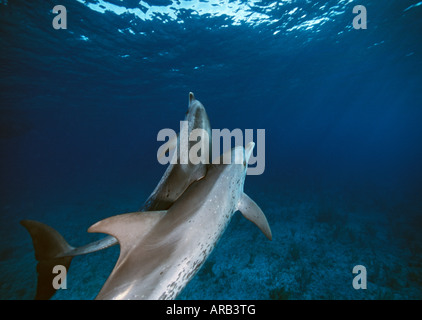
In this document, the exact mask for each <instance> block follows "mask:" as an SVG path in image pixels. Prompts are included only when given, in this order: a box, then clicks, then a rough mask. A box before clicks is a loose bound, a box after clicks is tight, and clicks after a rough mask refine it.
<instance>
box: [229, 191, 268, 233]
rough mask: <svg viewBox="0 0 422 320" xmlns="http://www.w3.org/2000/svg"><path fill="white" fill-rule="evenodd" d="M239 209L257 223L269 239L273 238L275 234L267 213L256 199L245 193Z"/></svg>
mask: <svg viewBox="0 0 422 320" xmlns="http://www.w3.org/2000/svg"><path fill="white" fill-rule="evenodd" d="M237 209H238V210H239V211H240V212H241V213H242V215H243V216H244V217H245V218H246V219H248V220H249V221H252V222H253V223H255V225H256V226H257V227H258V228H259V229H260V230H261V231H262V232H263V233H264V234H265V236H266V237H267V238H268V239H269V240H272V237H273V236H272V234H271V229H270V226H269V225H268V221H267V218H266V217H265V214H264V213H263V212H262V210H261V208H260V207H258V205H257V204H256V203H255V201H253V200H252V199H251V198H249V196H248V195H246V194H245V193H243V194H242V196H241V199H240V201H239V207H238V208H237Z"/></svg>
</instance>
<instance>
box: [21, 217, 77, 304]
mask: <svg viewBox="0 0 422 320" xmlns="http://www.w3.org/2000/svg"><path fill="white" fill-rule="evenodd" d="M21 224H22V225H23V226H24V227H25V228H26V230H28V232H29V234H30V235H31V237H32V243H33V245H34V250H35V259H36V260H37V261H38V264H37V273H38V281H37V293H36V295H35V299H36V300H48V299H50V298H51V297H52V296H53V295H54V294H55V293H56V289H55V288H54V287H53V279H54V277H55V276H56V274H54V273H53V268H54V267H55V266H56V265H62V266H64V267H65V268H66V270H68V269H69V266H70V262H71V261H72V258H73V257H72V256H65V254H66V252H69V251H70V250H72V249H73V248H72V247H71V246H70V245H69V244H68V243H67V242H66V240H65V239H64V238H63V237H62V235H61V234H60V233H59V232H57V231H56V230H54V229H53V228H51V227H49V226H47V225H45V224H43V223H41V222H37V221H33V220H22V221H21Z"/></svg>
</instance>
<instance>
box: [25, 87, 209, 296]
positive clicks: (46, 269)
mask: <svg viewBox="0 0 422 320" xmlns="http://www.w3.org/2000/svg"><path fill="white" fill-rule="evenodd" d="M185 121H187V122H188V126H189V127H188V132H189V133H190V132H191V131H192V130H194V129H203V131H204V132H207V134H210V132H211V126H210V123H209V119H208V115H207V113H206V111H205V108H204V106H203V105H202V104H201V102H199V101H198V100H196V99H195V96H194V94H193V93H192V92H191V93H189V107H188V110H187V112H186V117H185ZM192 143H193V142H190V145H189V148H190V147H191V144H192ZM177 144H178V140H177V139H173V140H171V141H169V143H168V147H169V149H172V148H176V147H177ZM177 154H178V157H180V152H178V153H177ZM178 160H179V159H178ZM206 171H207V166H206V165H205V164H202V163H199V164H196V165H193V164H192V163H190V162H188V163H187V164H180V161H177V163H176V164H170V165H169V166H168V167H167V169H166V171H165V173H164V175H163V176H162V178H161V180H160V182H159V183H158V185H157V187H156V188H155V190H154V191H153V192H152V193H151V195H150V196H149V197H148V199H147V200H146V201H145V203H144V205H143V206H142V208H141V210H142V211H154V210H167V209H168V208H170V207H171V205H172V204H173V203H174V202H175V201H176V200H177V199H178V198H179V197H180V195H181V194H183V192H184V191H185V190H186V189H187V188H188V187H189V185H190V184H191V183H192V182H194V181H196V180H198V179H201V178H202V177H204V176H205V174H206ZM157 215H159V213H157ZM21 224H22V225H23V226H24V227H25V228H26V229H27V230H28V232H29V233H30V235H31V237H32V241H33V245H34V249H35V258H36V260H37V261H38V265H37V272H38V281H37V292H36V296H35V299H37V300H41V299H42V300H44V299H50V298H51V297H52V296H53V295H54V293H55V292H56V289H54V288H53V286H52V281H53V278H54V276H55V275H54V274H53V273H52V270H53V267H54V266H56V265H59V264H60V265H63V266H65V267H66V269H67V270H68V269H69V266H70V263H71V260H72V258H73V257H74V256H78V255H83V254H88V253H92V252H96V251H99V250H102V249H105V248H108V247H111V246H113V245H115V244H117V243H118V242H117V240H116V238H115V237H113V236H107V237H104V238H103V239H100V240H98V241H94V242H92V243H89V244H87V245H84V246H81V247H76V248H75V247H72V246H70V245H69V244H68V243H67V241H66V240H65V239H64V238H63V237H62V236H61V235H60V233H59V232H57V231H56V230H55V229H53V228H52V227H50V226H47V225H45V224H43V223H41V222H38V221H33V220H22V221H21Z"/></svg>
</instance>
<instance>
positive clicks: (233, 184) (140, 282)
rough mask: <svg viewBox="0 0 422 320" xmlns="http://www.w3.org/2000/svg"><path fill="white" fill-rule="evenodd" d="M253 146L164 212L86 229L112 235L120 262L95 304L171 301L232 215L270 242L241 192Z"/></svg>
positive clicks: (235, 153)
mask: <svg viewBox="0 0 422 320" xmlns="http://www.w3.org/2000/svg"><path fill="white" fill-rule="evenodd" d="M254 145H255V144H254V143H253V142H251V143H249V144H248V145H247V146H246V148H243V147H242V146H237V147H235V148H233V149H231V150H229V151H227V152H229V153H230V154H229V157H231V159H232V161H231V163H230V164H211V165H210V166H209V168H208V170H207V174H206V176H205V177H204V178H203V179H201V180H198V181H195V182H193V183H192V184H191V185H190V186H189V188H188V189H186V191H185V192H184V193H183V195H181V196H180V197H179V199H178V200H177V201H175V203H174V204H173V205H172V206H171V207H170V208H169V209H168V210H161V211H148V212H143V213H139V212H133V213H127V214H122V215H117V216H113V217H110V218H108V219H105V220H102V221H99V222H97V223H96V224H94V225H93V226H91V227H90V228H89V229H88V231H89V232H101V233H106V234H109V235H112V236H114V237H115V238H117V240H118V241H119V244H120V256H119V259H118V261H117V263H116V265H115V267H114V269H113V271H112V272H111V274H110V276H109V278H108V279H107V281H106V282H105V284H104V286H103V287H102V289H101V291H100V292H99V294H98V296H97V297H96V299H107V300H108V299H116V300H120V299H122V300H132V299H133V300H137V299H154V300H155V299H174V298H176V296H177V295H178V294H179V293H180V291H181V290H182V289H183V288H184V287H185V286H186V284H187V283H188V282H189V281H190V280H191V279H192V277H193V276H194V275H195V273H196V272H197V271H198V270H199V268H200V267H201V266H202V265H203V263H204V262H205V260H206V259H207V257H208V256H209V255H210V253H211V251H212V250H213V248H214V247H215V246H216V244H217V242H218V240H219V239H220V237H221V235H222V234H223V232H224V230H225V229H226V227H227V225H228V223H229V222H230V220H231V218H232V216H233V214H234V213H235V212H236V211H240V212H241V213H242V214H243V215H244V216H245V217H246V218H247V219H249V220H250V221H252V222H254V223H255V224H256V225H257V226H258V227H259V228H260V229H261V231H262V232H263V233H264V234H265V236H267V238H268V239H270V240H271V239H272V234H271V230H270V227H269V225H268V222H267V219H266V217H265V215H264V213H263V212H262V210H261V209H260V208H259V207H258V205H257V204H256V203H255V202H254V201H253V200H252V199H250V198H249V197H248V196H247V195H246V194H245V193H244V192H243V186H244V181H245V176H246V170H247V163H248V161H249V157H250V156H251V154H252V150H253V148H254ZM223 156H224V155H223ZM234 159H243V161H241V163H240V164H239V163H238V162H239V161H234Z"/></svg>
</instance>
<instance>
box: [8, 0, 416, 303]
mask: <svg viewBox="0 0 422 320" xmlns="http://www.w3.org/2000/svg"><path fill="white" fill-rule="evenodd" d="M56 4H61V5H64V6H65V7H66V9H67V29H60V30H55V29H54V28H53V26H52V21H53V19H54V17H55V15H54V14H53V13H52V8H53V7H54V6H55V5H56ZM355 5H364V6H365V7H366V9H367V17H368V20H367V29H366V30H363V29H361V30H356V29H354V28H353V25H352V21H353V19H354V17H355V16H356V14H353V12H352V10H353V7H354V6H355ZM0 16H1V18H0V19H1V29H0V35H1V37H0V39H1V40H0V41H1V51H0V59H1V64H0V74H1V77H0V79H1V80H0V81H1V84H0V86H1V87H0V150H1V160H0V164H1V166H0V212H1V213H0V223H1V225H0V230H1V242H0V298H1V299H32V298H33V296H34V294H35V288H36V271H35V264H36V262H35V259H34V253H33V248H32V242H31V239H30V237H29V235H28V233H27V231H26V230H25V229H24V228H23V227H22V226H21V225H20V224H19V221H20V220H22V219H33V220H38V221H41V222H44V223H46V224H49V225H50V226H52V227H54V228H56V229H57V230H58V231H60V232H61V233H62V234H63V236H64V237H65V238H66V239H67V240H68V241H69V243H70V244H72V245H74V246H77V245H83V244H85V243H87V242H89V241H92V240H94V239H98V238H99V237H100V235H94V234H88V233H87V232H86V230H87V228H88V227H89V226H91V225H92V224H93V223H95V222H97V221H98V220H100V219H103V218H106V217H109V216H112V215H115V214H119V213H123V212H131V211H135V210H137V209H138V208H139V207H140V206H141V205H142V203H143V201H144V200H145V199H146V198H147V197H148V195H149V194H150V192H151V191H152V190H153V189H154V187H155V185H156V184H157V183H158V181H159V179H160V177H161V175H162V174H163V172H164V170H165V167H164V166H162V165H160V164H159V163H158V161H157V158H156V152H157V149H158V147H159V146H160V145H161V142H157V133H158V132H159V131H160V130H161V129H163V128H172V129H174V130H176V131H177V130H178V128H179V121H180V120H182V119H183V118H184V113H185V111H186V109H187V105H188V93H189V92H190V91H192V92H194V93H195V96H196V97H197V99H198V100H200V101H201V102H202V103H203V104H204V106H205V107H206V109H207V113H208V115H209V118H210V121H211V125H212V127H213V128H219V129H223V128H228V129H230V130H232V129H235V128H240V129H242V130H245V129H254V131H255V132H256V130H257V129H265V172H264V173H263V174H262V175H257V176H248V177H247V178H246V182H245V192H246V193H248V194H249V195H250V196H251V198H253V199H254V200H255V202H256V203H257V204H259V206H260V207H261V208H262V210H263V211H264V212H265V214H266V216H267V218H268V221H269V223H270V225H271V228H272V233H273V241H271V242H270V241H268V240H267V239H266V238H265V237H264V236H263V235H262V234H261V233H260V231H259V230H258V229H257V228H256V227H255V226H254V225H253V224H251V223H250V222H249V221H247V220H245V219H243V218H242V216H241V215H239V214H236V215H235V217H234V218H233V220H232V222H231V224H230V225H229V227H228V229H227V231H226V233H225V234H224V236H223V238H222V239H221V240H220V242H219V243H218V245H217V247H216V248H215V250H214V251H213V253H212V255H211V256H210V258H209V259H208V261H207V262H206V263H205V265H204V267H203V268H202V269H201V271H200V272H199V273H198V274H197V275H196V276H195V278H194V279H193V280H192V281H191V282H190V283H189V285H188V286H187V287H186V288H185V290H184V291H183V292H182V293H181V295H180V296H179V298H180V299H421V298H422V236H421V233H420V230H421V228H422V187H421V186H422V166H421V163H422V126H421V120H422V90H421V89H422V41H421V39H422V38H421V36H420V33H421V30H422V5H421V3H420V2H418V0H400V1H399V0H395V1H370V0H367V1H353V0H350V1H347V0H342V1H300V0H289V1H280V2H275V1H223V0H221V1H219V0H209V1H205V0H204V1H186V0H183V1H182V0H180V1H172V0H162V1H161V0H160V1H140V2H139V1H132V0H121V1H119V0H98V1H96V0H88V1H82V0H80V1H77V0H60V1H23V0H22V1H20V0H8V1H7V0H2V1H0ZM118 254H119V248H118V246H115V247H113V248H110V249H108V250H104V251H102V252H98V253H95V254H91V255H88V256H82V257H77V258H75V259H74V260H73V262H72V265H71V268H70V270H69V274H68V280H67V286H68V288H67V289H66V290H59V292H58V293H57V294H56V295H55V296H54V298H55V299H93V298H95V296H96V294H97V293H98V292H99V290H100V289H101V286H102V284H103V283H104V281H105V280H106V279H107V276H108V274H109V273H110V271H111V270H112V268H113V266H114V263H115V261H116V259H117V257H118ZM355 265H363V266H365V267H366V269H367V281H368V284H367V289H366V290H365V289H360V290H355V289H354V288H353V286H352V281H353V278H354V276H355V275H354V274H353V273H352V270H353V267H354V266H355Z"/></svg>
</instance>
